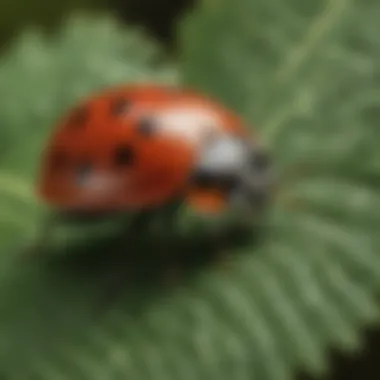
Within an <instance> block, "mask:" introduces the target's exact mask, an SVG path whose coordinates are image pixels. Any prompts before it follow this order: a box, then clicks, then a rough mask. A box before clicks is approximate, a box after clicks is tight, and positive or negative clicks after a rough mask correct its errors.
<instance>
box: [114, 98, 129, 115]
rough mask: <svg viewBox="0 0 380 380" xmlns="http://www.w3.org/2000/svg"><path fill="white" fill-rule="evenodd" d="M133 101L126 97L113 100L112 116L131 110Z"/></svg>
mask: <svg viewBox="0 0 380 380" xmlns="http://www.w3.org/2000/svg"><path fill="white" fill-rule="evenodd" d="M130 107H131V102H130V101H129V100H128V99H125V98H116V99H114V100H113V101H112V103H111V107H110V113H111V115H112V116H120V115H123V114H125V113H126V112H128V111H129V109H130Z"/></svg>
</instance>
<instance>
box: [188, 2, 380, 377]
mask: <svg viewBox="0 0 380 380" xmlns="http://www.w3.org/2000/svg"><path fill="white" fill-rule="evenodd" d="M379 14H380V6H379V4H378V3H376V2H375V1H362V2H355V1H346V0H338V1H327V0H326V1H318V2H313V3H311V2H302V1H300V0H292V1H288V2H280V1H275V0H271V1H249V0H238V1H235V2H229V1H227V0H226V1H223V0H222V1H218V2H216V1H203V2H202V6H201V8H200V9H197V10H196V11H194V12H193V13H192V14H190V15H188V17H187V19H186V21H185V22H184V25H183V28H182V33H181V42H182V55H181V59H182V66H181V72H182V75H183V82H184V83H186V84H188V85H190V86H192V87H195V88H198V89H200V90H202V91H205V92H207V93H209V94H212V95H213V96H214V97H216V98H218V99H219V100H220V101H222V102H224V103H225V104H226V105H228V106H230V107H232V108H233V109H235V110H236V111H237V112H239V113H241V114H242V115H243V117H244V118H245V119H246V120H247V122H248V123H250V124H251V125H253V126H254V128H255V129H257V130H258V131H259V134H260V135H261V138H262V139H263V141H264V142H265V143H266V144H267V145H268V147H269V148H270V149H271V151H272V152H273V157H274V158H273V159H274V162H275V164H276V166H277V170H278V173H279V176H280V178H279V180H280V189H279V194H278V197H277V200H276V205H275V207H274V210H273V218H272V219H271V221H272V224H273V226H272V231H273V234H272V236H271V238H270V239H269V240H268V241H267V243H266V244H264V245H263V246H262V247H261V248H260V252H259V253H258V252H256V254H255V255H252V257H250V258H247V259H244V260H242V263H241V267H242V269H241V270H242V272H240V273H243V272H245V273H246V277H245V278H246V282H244V280H243V277H239V278H237V279H236V284H235V287H236V288H237V289H239V290H240V291H242V289H244V287H249V292H247V295H246V297H245V299H241V300H240V301H238V299H239V292H236V295H235V297H234V300H232V299H231V300H230V299H227V296H225V295H223V297H225V299H226V301H225V302H226V305H225V307H226V309H230V310H231V311H230V313H229V316H230V318H232V317H231V316H232V315H235V314H238V313H239V310H238V308H239V307H240V308H243V307H244V308H245V310H246V312H245V314H244V318H245V319H246V320H248V321H252V320H256V319H257V318H261V320H262V321H265V324H266V325H267V327H263V326H262V325H261V324H257V325H256V326H252V325H251V331H249V332H247V331H246V333H245V335H244V337H245V341H244V343H243V340H242V341H240V348H241V349H242V351H243V354H244V355H245V356H248V357H251V358H252V360H253V357H256V358H257V361H258V362H261V363H265V364H264V365H263V367H262V368H260V366H254V368H251V371H252V372H253V373H254V376H253V377H254V378H257V379H276V378H285V376H286V375H289V374H290V373H291V371H294V370H296V369H297V368H300V367H303V368H305V369H307V370H309V371H311V372H314V373H316V374H317V373H319V374H320V373H322V372H323V371H324V370H325V368H326V363H327V361H326V354H327V353H328V348H329V347H331V346H332V345H334V346H335V347H340V348H342V349H344V350H347V351H348V350H351V349H358V348H359V341H360V338H359V335H358V334H359V333H360V331H361V329H362V328H363V326H365V325H366V324H368V323H370V322H373V321H374V320H376V318H378V312H379V310H378V304H376V294H378V292H379V290H380V289H379V287H380V266H379V264H380V253H379V249H380V241H379V235H378V230H379V226H380V195H379V192H378V185H379V179H380V170H379V166H378V165H379V164H378V163H379V159H380V153H379V150H378V148H377V147H376V145H377V144H378V143H377V142H378V141H379V138H380V130H379V129H378V128H377V123H378V117H379V115H380V113H379V112H380V108H379V106H378V99H379V95H380V70H379V67H378V65H376V61H375V57H377V56H379V53H380V39H379V37H378V34H376V33H375V29H376V25H377V21H376V19H377V17H378V16H379ZM210 67H212V70H210V69H209V68H210ZM258 299H260V302H258ZM236 317H237V316H236ZM240 317H241V315H240ZM263 323H264V322H263ZM229 326H230V329H231V331H237V327H236V325H233V324H232V323H231V324H230V325H229ZM265 329H266V330H265ZM211 336H212V333H210V339H212V338H211ZM242 336H243V335H242ZM259 342H262V346H260V344H259ZM225 344H226V345H227V342H226V343H225ZM252 346H256V350H260V349H259V347H261V351H260V352H254V351H253V350H252V348H251V347H252ZM265 347H266V348H265ZM269 347H272V349H273V350H275V351H276V354H274V353H270V352H269V351H268V350H269ZM218 349H220V350H221V351H222V349H223V348H222V347H221V346H218ZM246 367H247V370H248V365H246ZM236 373H237V372H236ZM232 377H233V378H238V377H237V375H236V376H232ZM226 378H227V377H226Z"/></svg>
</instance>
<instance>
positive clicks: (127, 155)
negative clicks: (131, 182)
mask: <svg viewBox="0 0 380 380" xmlns="http://www.w3.org/2000/svg"><path fill="white" fill-rule="evenodd" d="M134 162H135V152H134V150H133V148H132V147H131V146H129V145H120V146H118V147H116V149H115V151H114V153H113V164H114V165H115V166H117V167H128V166H131V165H133V164H134Z"/></svg>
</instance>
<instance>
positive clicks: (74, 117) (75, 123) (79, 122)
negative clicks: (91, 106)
mask: <svg viewBox="0 0 380 380" xmlns="http://www.w3.org/2000/svg"><path fill="white" fill-rule="evenodd" d="M89 117H90V113H89V110H88V109H87V108H86V107H80V108H78V109H76V110H75V111H74V112H73V113H72V114H71V116H70V118H69V122H68V125H69V127H70V128H81V127H83V126H84V125H85V124H86V123H87V121H88V119H89Z"/></svg>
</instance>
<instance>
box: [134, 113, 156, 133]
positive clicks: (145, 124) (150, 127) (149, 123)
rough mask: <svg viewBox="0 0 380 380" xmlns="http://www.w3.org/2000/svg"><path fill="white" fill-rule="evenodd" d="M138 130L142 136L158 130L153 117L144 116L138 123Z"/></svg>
mask: <svg viewBox="0 0 380 380" xmlns="http://www.w3.org/2000/svg"><path fill="white" fill-rule="evenodd" d="M137 131H138V133H139V134H140V135H141V136H145V137H148V136H151V135H153V134H154V132H155V131H156V126H155V123H154V120H153V119H152V118H148V117H145V118H142V119H141V120H140V121H139V122H138V124H137Z"/></svg>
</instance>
